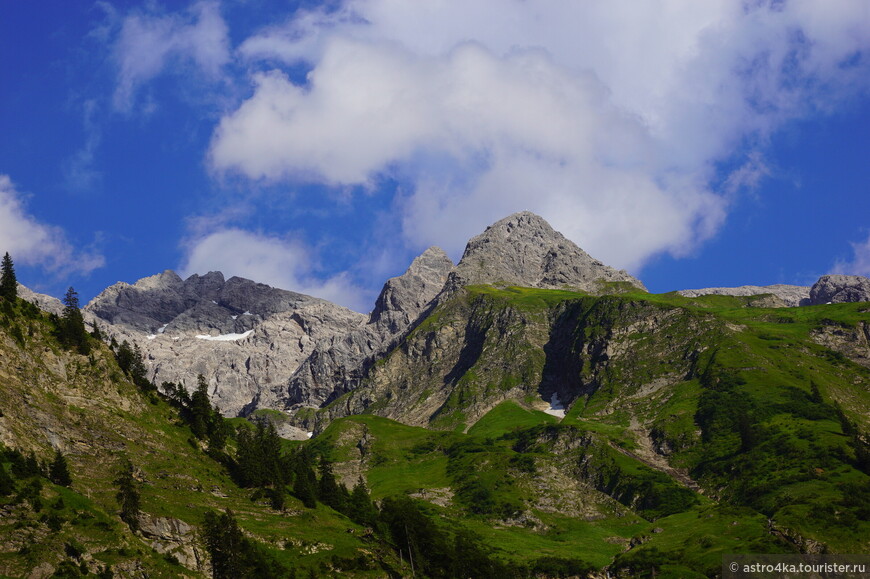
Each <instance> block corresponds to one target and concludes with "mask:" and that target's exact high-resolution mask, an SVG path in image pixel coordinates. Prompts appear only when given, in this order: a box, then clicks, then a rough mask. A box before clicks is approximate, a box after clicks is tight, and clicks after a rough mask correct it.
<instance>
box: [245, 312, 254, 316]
mask: <svg viewBox="0 0 870 579" xmlns="http://www.w3.org/2000/svg"><path fill="white" fill-rule="evenodd" d="M242 315H243V316H253V315H254V314H252V313H251V312H245V313H243V314H242Z"/></svg>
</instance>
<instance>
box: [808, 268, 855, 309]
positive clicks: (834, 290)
mask: <svg viewBox="0 0 870 579" xmlns="http://www.w3.org/2000/svg"><path fill="white" fill-rule="evenodd" d="M847 302H870V279H868V278H866V277H864V276H860V275H823V276H822V277H820V278H819V281H817V282H816V283H815V284H813V287H812V289H810V305H821V304H842V303H847Z"/></svg>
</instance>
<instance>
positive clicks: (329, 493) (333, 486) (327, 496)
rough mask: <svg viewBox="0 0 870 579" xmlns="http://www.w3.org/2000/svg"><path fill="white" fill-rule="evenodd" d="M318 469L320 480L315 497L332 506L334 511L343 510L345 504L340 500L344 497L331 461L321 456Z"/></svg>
mask: <svg viewBox="0 0 870 579" xmlns="http://www.w3.org/2000/svg"><path fill="white" fill-rule="evenodd" d="M318 470H320V482H319V484H318V489H317V498H318V499H320V502H321V503H323V504H324V505H327V506H330V507H332V508H333V509H335V510H336V511H344V508H345V505H344V504H343V503H344V501H343V500H342V499H343V498H344V497H343V496H342V493H341V490H340V489H339V487H338V482H337V481H336V480H335V473H334V472H333V471H332V463H331V462H329V461H328V460H326V459H325V458H321V459H320V465H319V468H318ZM345 490H346V489H345Z"/></svg>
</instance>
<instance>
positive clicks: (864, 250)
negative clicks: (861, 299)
mask: <svg viewBox="0 0 870 579" xmlns="http://www.w3.org/2000/svg"><path fill="white" fill-rule="evenodd" d="M851 245H852V252H853V256H852V260H851V261H841V262H837V264H836V265H835V266H834V273H842V274H846V275H863V276H866V277H870V235H868V236H867V240H866V241H863V242H858V243H852V244H851Z"/></svg>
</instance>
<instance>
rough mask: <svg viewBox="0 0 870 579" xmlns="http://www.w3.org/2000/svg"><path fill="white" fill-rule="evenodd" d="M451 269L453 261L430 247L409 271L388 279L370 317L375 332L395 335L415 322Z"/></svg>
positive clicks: (442, 251)
mask: <svg viewBox="0 0 870 579" xmlns="http://www.w3.org/2000/svg"><path fill="white" fill-rule="evenodd" d="M452 269H453V261H451V259H450V258H449V257H447V254H446V253H444V250H443V249H441V248H440V247H430V248H429V249H427V250H426V251H424V252H423V253H422V254H421V255H419V256H418V257H417V258H416V259H414V261H413V262H411V266H410V267H409V268H408V270H407V271H406V272H405V273H404V274H403V275H400V276H398V277H393V278H390V279H389V280H387V282H386V283H385V284H384V287H383V289H382V290H381V293H380V295H379V296H378V299H377V301H376V302H375V308H374V310H372V313H371V315H370V316H369V323H370V324H374V326H375V328H376V329H377V331H378V333H380V334H382V335H395V334H398V333H399V332H401V331H402V330H404V329H405V328H407V327H408V326H409V325H410V324H411V323H412V322H414V321H415V320H416V319H417V318H418V317H419V316H420V314H421V313H422V312H423V310H424V309H425V308H426V306H427V305H429V303H430V302H431V301H432V299H433V298H434V297H435V296H436V295H438V293H439V292H440V291H441V289H442V288H443V287H444V283H445V282H446V281H447V276H448V275H449V273H450V271H451V270H452Z"/></svg>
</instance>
